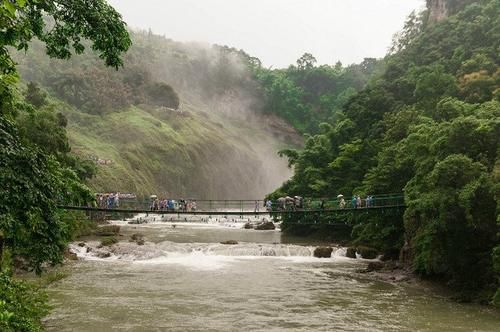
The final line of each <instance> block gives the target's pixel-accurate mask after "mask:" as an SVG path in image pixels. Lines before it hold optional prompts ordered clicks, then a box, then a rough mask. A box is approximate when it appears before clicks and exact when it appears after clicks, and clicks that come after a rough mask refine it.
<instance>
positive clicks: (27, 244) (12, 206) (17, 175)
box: [0, 0, 130, 331]
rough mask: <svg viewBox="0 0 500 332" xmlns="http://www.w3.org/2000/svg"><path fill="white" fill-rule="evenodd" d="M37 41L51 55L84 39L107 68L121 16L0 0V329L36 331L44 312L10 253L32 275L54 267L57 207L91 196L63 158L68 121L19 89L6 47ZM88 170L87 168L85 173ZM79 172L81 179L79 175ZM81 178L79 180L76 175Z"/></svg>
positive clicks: (79, 0)
mask: <svg viewBox="0 0 500 332" xmlns="http://www.w3.org/2000/svg"><path fill="white" fill-rule="evenodd" d="M35 37H36V38H38V39H39V40H41V41H42V42H43V43H44V44H45V46H46V50H47V53H48V55H49V56H51V57H57V58H62V59H67V58H69V57H70V56H71V54H72V53H73V52H74V53H77V54H79V53H82V52H83V51H84V49H85V46H84V40H90V41H91V47H92V49H93V50H94V51H96V52H97V53H98V54H99V57H100V58H101V59H103V60H104V62H105V63H106V65H108V66H112V67H114V68H118V67H120V66H121V65H122V59H121V56H120V55H121V53H122V52H124V51H126V50H127V49H128V47H129V46H130V39H129V35H128V32H127V30H126V27H125V24H124V23H123V22H122V20H121V17H120V15H119V14H118V13H117V12H116V11H115V10H114V9H113V8H112V7H110V6H109V5H108V4H107V3H106V1H103V0H96V1H92V2H88V1H85V0H67V1H66V0H65V1H57V0H55V1H48V0H36V1H35V0H33V1H31V0H3V1H0V270H1V271H0V328H1V329H2V331H4V330H5V331H40V330H41V329H42V327H41V325H40V319H41V318H42V317H43V316H44V315H45V314H46V313H47V306H46V304H45V303H46V298H45V296H44V295H43V294H42V293H40V292H38V291H37V290H35V289H33V288H32V287H31V286H29V285H28V284H26V283H24V282H19V281H16V280H15V279H13V278H12V276H11V275H10V273H9V270H10V266H8V263H9V261H8V260H7V259H6V258H7V257H9V256H19V257H22V258H24V259H25V260H26V262H27V263H28V264H29V266H30V267H31V268H32V269H33V270H35V271H36V272H37V273H40V272H41V271H42V268H43V266H44V265H45V264H47V263H49V264H57V263H59V262H61V260H62V251H63V250H64V248H65V246H66V245H67V243H68V241H69V240H70V239H71V236H72V234H71V230H72V229H73V227H72V226H71V225H69V224H67V223H66V222H65V221H63V220H62V219H61V212H60V211H59V210H58V209H57V204H61V203H68V204H71V203H79V204H84V203H86V202H89V201H90V200H91V199H92V195H91V193H90V191H89V190H88V188H87V187H86V186H85V185H84V184H83V183H82V182H81V179H82V178H83V177H84V176H85V175H89V174H90V173H88V172H85V171H82V170H84V169H85V168H86V167H85V166H83V164H81V163H80V161H79V160H78V159H77V158H75V157H74V156H71V155H70V154H69V152H70V149H69V144H68V141H67V137H66V131H65V127H66V124H67V121H66V119H65V118H64V117H63V116H62V115H61V114H60V113H58V112H56V111H55V110H54V109H53V107H52V106H51V105H49V103H48V102H47V99H46V94H45V93H44V92H42V91H41V90H40V89H39V87H38V86H37V85H35V84H32V83H30V84H28V86H27V89H26V92H25V94H24V99H23V98H21V93H19V91H18V86H17V80H18V75H17V71H16V64H15V62H14V61H13V59H12V57H11V51H12V48H16V49H18V50H26V49H27V48H28V44H29V42H30V41H31V40H32V39H33V38H35ZM86 170H87V171H88V170H89V169H88V168H87V169H86ZM77 172H80V174H77ZM79 176H80V177H79Z"/></svg>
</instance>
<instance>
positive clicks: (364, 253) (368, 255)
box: [356, 246, 378, 259]
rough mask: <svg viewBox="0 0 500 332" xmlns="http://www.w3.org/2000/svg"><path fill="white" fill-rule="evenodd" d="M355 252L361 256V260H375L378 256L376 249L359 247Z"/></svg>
mask: <svg viewBox="0 0 500 332" xmlns="http://www.w3.org/2000/svg"><path fill="white" fill-rule="evenodd" d="M356 251H357V252H358V253H359V254H360V255H361V258H364V259H375V258H377V255H378V251H377V250H376V249H373V248H369V247H363V246H360V247H357V248H356Z"/></svg>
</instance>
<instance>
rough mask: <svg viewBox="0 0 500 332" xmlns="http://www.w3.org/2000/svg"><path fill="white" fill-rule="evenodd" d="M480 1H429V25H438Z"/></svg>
mask: <svg viewBox="0 0 500 332" xmlns="http://www.w3.org/2000/svg"><path fill="white" fill-rule="evenodd" d="M477 1H478V0H427V9H428V10H429V23H436V22H439V21H441V20H443V19H445V18H447V17H448V16H450V15H453V14H455V13H456V12H457V11H459V10H461V9H462V8H464V7H465V6H466V5H468V4H470V3H473V2H477Z"/></svg>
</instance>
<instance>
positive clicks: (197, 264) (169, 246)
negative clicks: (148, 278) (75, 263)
mask: <svg viewBox="0 0 500 332" xmlns="http://www.w3.org/2000/svg"><path fill="white" fill-rule="evenodd" d="M70 248H71V250H72V251H73V252H75V253H76V254H77V256H78V257H79V258H81V259H84V260H101V261H123V262H131V263H134V264H152V265H163V264H164V265H168V264H175V265H181V266H184V267H187V268H190V269H195V270H216V269H220V268H223V267H224V266H226V265H228V264H231V263H235V262H237V261H242V260H255V259H280V260H286V261H288V262H293V263H311V262H324V263H331V262H335V261H339V260H342V261H343V260H349V259H348V258H346V257H345V252H346V250H345V248H334V251H333V252H332V255H331V257H330V258H322V259H319V258H316V257H314V256H313V252H314V249H315V247H312V246H299V245H285V244H258V243H240V244H237V245H223V244H219V243H175V242H170V241H164V242H160V243H158V244H154V243H146V244H145V245H143V246H138V245H136V244H135V243H130V242H119V243H117V244H115V245H113V246H111V247H100V246H99V243H98V242H89V243H87V244H86V247H80V246H78V245H76V244H72V245H71V247H70ZM108 255H109V257H106V256H108Z"/></svg>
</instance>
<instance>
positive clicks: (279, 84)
mask: <svg viewBox="0 0 500 332" xmlns="http://www.w3.org/2000/svg"><path fill="white" fill-rule="evenodd" d="M383 63H384V62H383V61H378V60H376V59H371V58H367V59H365V60H364V61H363V62H362V63H361V64H359V65H357V64H355V65H350V66H347V67H344V66H343V65H342V63H340V62H338V63H337V64H335V65H334V66H329V65H322V66H315V64H316V59H315V58H314V56H313V55H312V54H309V53H306V54H304V55H303V56H302V57H300V58H299V59H298V60H297V65H296V66H293V65H292V66H290V67H288V68H287V69H275V70H270V69H266V68H262V67H261V66H254V73H255V77H256V78H257V80H258V81H259V83H260V85H261V90H262V94H263V98H264V100H265V101H266V102H265V106H264V112H268V113H273V114H276V115H278V116H280V117H282V118H284V119H286V120H287V121H288V122H290V123H291V124H292V125H293V126H294V127H295V128H297V130H299V131H300V132H302V133H309V134H311V133H317V132H318V130H319V128H318V124H319V123H322V122H325V121H327V122H334V121H335V120H336V119H337V116H338V114H339V113H340V110H341V108H342V106H344V104H345V103H346V102H347V100H348V99H349V98H350V97H352V96H354V95H355V94H356V93H357V92H358V91H360V90H361V89H362V88H364V87H365V85H366V83H367V82H368V81H369V79H370V78H372V77H373V76H376V74H378V73H380V72H381V70H382V69H383Z"/></svg>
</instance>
